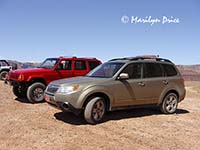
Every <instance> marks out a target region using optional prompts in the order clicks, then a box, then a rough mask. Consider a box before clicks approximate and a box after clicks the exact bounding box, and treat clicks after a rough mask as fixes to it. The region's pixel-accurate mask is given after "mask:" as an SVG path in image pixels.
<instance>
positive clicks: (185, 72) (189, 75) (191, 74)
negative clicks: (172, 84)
mask: <svg viewBox="0 0 200 150" xmlns="http://www.w3.org/2000/svg"><path fill="white" fill-rule="evenodd" d="M177 67H178V69H179V70H180V72H181V74H182V76H183V78H184V79H185V80H188V81H200V64H198V65H177Z"/></svg>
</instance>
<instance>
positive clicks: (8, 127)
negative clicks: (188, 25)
mask: <svg viewBox="0 0 200 150" xmlns="http://www.w3.org/2000/svg"><path fill="white" fill-rule="evenodd" d="M186 89H187V97H186V98H185V100H184V101H182V102H181V103H180V104H179V106H178V110H177V112H176V114H173V115H164V114H162V113H160V111H159V110H157V109H153V108H148V109H147V108H146V109H144V108H142V109H132V110H125V111H124V110H123V111H115V112H109V113H108V114H107V116H106V117H105V121H104V122H103V123H101V124H98V125H89V124H87V123H86V122H85V121H84V119H83V118H81V117H76V116H74V115H73V114H71V113H63V112H61V111H59V110H57V109H55V108H53V107H50V106H49V105H48V104H46V103H40V104H30V103H28V102H26V101H25V100H19V99H16V97H15V96H14V95H13V94H12V89H11V87H10V86H8V85H4V84H3V82H0V96H1V98H0V150H8V149H9V150H10V149H11V150H13V149H16V150H21V149H26V150H30V149H48V150H50V149H66V150H71V149H72V150H76V149H79V150H81V149H91V150H94V149H117V150H129V149H130V150H133V149H143V150H145V149H148V150H151V149H152V150H156V149H159V150H168V149H169V150H197V149H200V140H199V139H200V82H186Z"/></svg>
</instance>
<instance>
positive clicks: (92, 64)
mask: <svg viewBox="0 0 200 150" xmlns="http://www.w3.org/2000/svg"><path fill="white" fill-rule="evenodd" d="M88 63H89V66H90V70H92V69H94V68H96V67H97V66H98V65H99V62H96V61H88Z"/></svg>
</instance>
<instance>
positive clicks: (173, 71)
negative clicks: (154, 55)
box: [162, 64, 177, 76]
mask: <svg viewBox="0 0 200 150" xmlns="http://www.w3.org/2000/svg"><path fill="white" fill-rule="evenodd" d="M162 66H163V69H164V71H165V74H166V75H167V76H176V75H177V71H176V69H175V68H174V66H173V65H169V64H162Z"/></svg>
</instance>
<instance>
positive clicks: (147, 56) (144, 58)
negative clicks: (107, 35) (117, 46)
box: [109, 55, 172, 63]
mask: <svg viewBox="0 0 200 150" xmlns="http://www.w3.org/2000/svg"><path fill="white" fill-rule="evenodd" d="M115 60H130V61H133V60H155V61H162V62H169V63H172V62H171V61H170V60H168V59H164V58H159V57H158V56H156V55H144V56H136V57H124V58H115V59H111V60H109V61H115Z"/></svg>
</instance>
